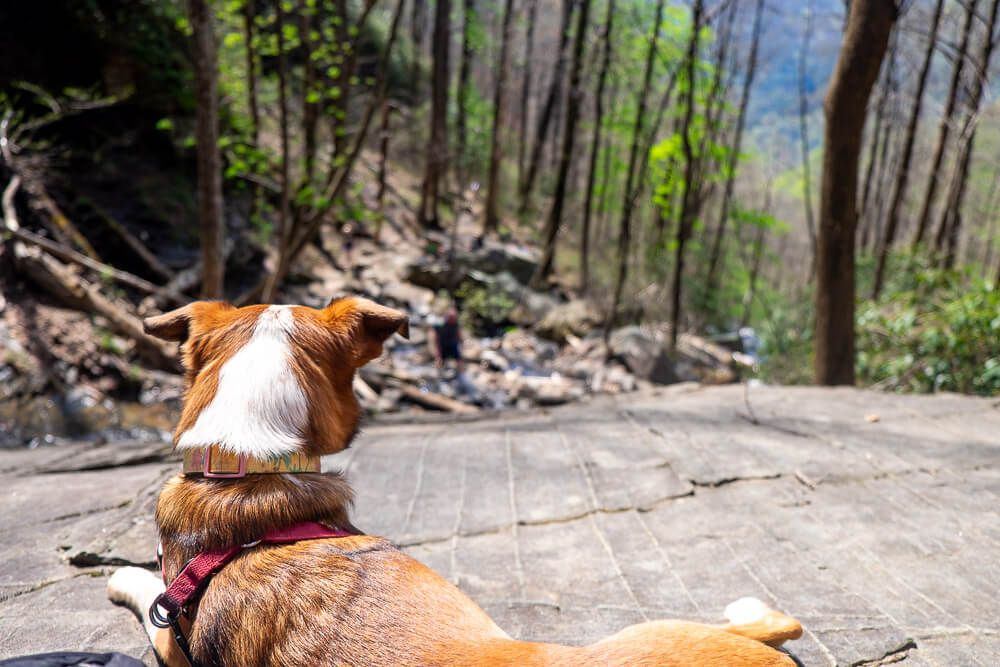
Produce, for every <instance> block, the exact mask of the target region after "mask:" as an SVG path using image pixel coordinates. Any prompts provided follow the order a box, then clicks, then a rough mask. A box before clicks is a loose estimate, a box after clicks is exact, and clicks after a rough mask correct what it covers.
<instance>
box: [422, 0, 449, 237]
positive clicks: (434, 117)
mask: <svg viewBox="0 0 1000 667" xmlns="http://www.w3.org/2000/svg"><path fill="white" fill-rule="evenodd" d="M450 17H451V0H437V2H436V3H435V7H434V69H433V76H432V77H431V134H430V139H429V140H428V142H427V163H426V168H425V169H424V183H423V187H422V188H421V189H420V222H421V224H423V225H424V226H425V227H429V228H431V229H440V228H441V223H440V221H439V220H438V198H439V194H440V193H439V191H440V188H441V176H442V175H443V174H444V171H445V166H446V165H447V162H448V50H449V49H448V47H449V45H450V43H451V35H450V29H449V23H448V22H449V20H450Z"/></svg>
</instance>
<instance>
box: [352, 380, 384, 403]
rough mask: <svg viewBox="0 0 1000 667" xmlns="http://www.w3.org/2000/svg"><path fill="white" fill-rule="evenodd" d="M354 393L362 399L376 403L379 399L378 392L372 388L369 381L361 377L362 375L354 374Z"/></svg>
mask: <svg viewBox="0 0 1000 667" xmlns="http://www.w3.org/2000/svg"><path fill="white" fill-rule="evenodd" d="M354 393H355V394H357V395H358V396H359V397H360V398H361V399H362V400H364V401H367V402H369V403H374V402H375V401H377V400H378V392H377V391H375V390H374V389H372V388H371V385H369V384H368V383H367V382H365V381H364V380H362V379H361V376H360V375H355V376H354Z"/></svg>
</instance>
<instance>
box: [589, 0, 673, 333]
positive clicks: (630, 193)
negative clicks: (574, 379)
mask: <svg viewBox="0 0 1000 667" xmlns="http://www.w3.org/2000/svg"><path fill="white" fill-rule="evenodd" d="M663 3H664V0H657V2H656V18H655V20H654V22H653V34H652V37H651V38H650V40H649V50H648V51H647V54H646V70H645V74H644V75H643V80H642V91H641V92H640V93H639V103H638V105H637V106H636V111H635V122H634V123H633V125H632V148H631V149H630V150H629V155H628V171H627V172H626V176H625V198H624V201H623V202H622V218H621V229H620V231H619V234H618V272H617V276H616V277H615V291H614V296H613V297H612V301H611V309H610V310H609V311H608V317H607V320H606V321H605V324H604V342H605V344H607V342H608V339H609V338H610V337H611V329H613V328H614V326H615V321H616V320H617V318H618V305H619V304H620V303H621V298H622V290H623V289H624V288H625V281H626V280H627V279H628V256H629V250H630V247H631V245H632V211H633V209H634V208H635V200H636V189H635V188H634V187H633V182H634V178H635V165H636V161H637V160H638V159H639V147H640V146H641V145H642V136H643V131H642V126H643V122H642V121H643V118H644V117H645V115H646V101H647V99H648V98H649V88H650V84H651V82H652V80H653V65H654V62H655V60H656V55H657V45H658V44H659V38H660V23H661V22H662V20H663Z"/></svg>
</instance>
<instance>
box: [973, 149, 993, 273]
mask: <svg viewBox="0 0 1000 667" xmlns="http://www.w3.org/2000/svg"><path fill="white" fill-rule="evenodd" d="M998 193H1000V167H997V168H995V169H994V170H993V177H992V178H991V179H990V193H989V195H988V196H987V197H986V206H985V207H984V208H983V212H982V215H983V218H984V219H986V220H988V221H989V222H988V223H987V224H988V225H989V235H988V236H987V239H986V244H985V247H984V248H983V259H982V265H983V269H985V270H987V271H988V270H989V266H990V264H992V263H993V251H994V248H995V244H996V239H997V223H998V221H1000V218H998V215H997V194H998ZM970 261H972V260H970Z"/></svg>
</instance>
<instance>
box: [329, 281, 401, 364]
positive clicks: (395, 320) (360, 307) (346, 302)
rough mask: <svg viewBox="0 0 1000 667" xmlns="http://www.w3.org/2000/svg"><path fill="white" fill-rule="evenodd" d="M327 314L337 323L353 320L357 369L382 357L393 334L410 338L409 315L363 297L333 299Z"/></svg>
mask: <svg viewBox="0 0 1000 667" xmlns="http://www.w3.org/2000/svg"><path fill="white" fill-rule="evenodd" d="M326 310H327V312H328V313H329V314H330V315H331V316H332V317H333V318H334V319H340V317H342V316H346V315H348V313H350V314H351V315H352V316H353V317H352V319H353V321H354V323H355V324H354V342H355V344H356V346H357V347H356V350H357V360H356V363H357V365H358V367H361V366H363V365H364V364H366V363H368V362H369V361H371V360H372V359H374V358H375V357H377V356H379V355H380V354H382V344H383V343H384V342H385V341H386V340H387V339H388V338H389V337H390V336H391V335H392V334H394V333H398V334H399V335H400V336H402V337H403V338H409V337H410V318H409V317H408V316H407V314H406V313H404V312H401V311H398V310H395V309H393V308H387V307H386V306H381V305H379V304H377V303H375V302H374V301H370V300H368V299H363V298H361V297H349V298H343V299H334V300H333V301H331V302H330V305H328V306H327V307H326Z"/></svg>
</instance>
